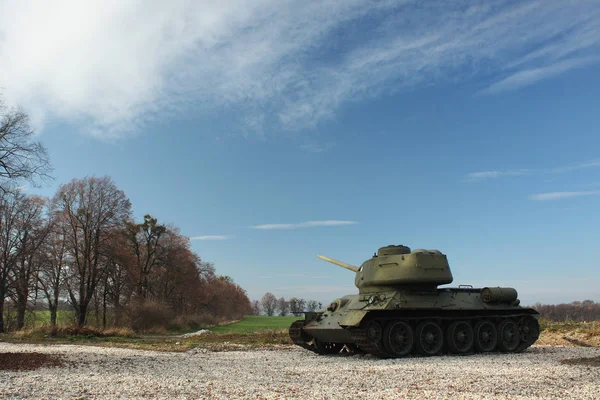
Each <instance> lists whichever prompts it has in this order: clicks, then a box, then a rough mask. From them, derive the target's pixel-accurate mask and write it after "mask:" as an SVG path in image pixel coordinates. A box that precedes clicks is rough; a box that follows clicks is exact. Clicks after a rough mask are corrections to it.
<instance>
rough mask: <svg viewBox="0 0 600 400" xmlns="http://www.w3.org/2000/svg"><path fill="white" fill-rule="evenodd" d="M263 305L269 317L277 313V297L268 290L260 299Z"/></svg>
mask: <svg viewBox="0 0 600 400" xmlns="http://www.w3.org/2000/svg"><path fill="white" fill-rule="evenodd" d="M260 303H261V305H262V309H263V311H264V312H265V314H267V315H268V316H269V317H272V316H273V315H274V314H275V309H276V308H277V297H275V295H274V294H273V293H271V292H267V293H265V294H264V296H263V297H262V299H261V300H260Z"/></svg>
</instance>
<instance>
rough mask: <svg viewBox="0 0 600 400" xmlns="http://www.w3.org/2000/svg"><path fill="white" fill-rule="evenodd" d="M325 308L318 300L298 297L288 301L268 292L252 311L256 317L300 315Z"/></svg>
mask: <svg viewBox="0 0 600 400" xmlns="http://www.w3.org/2000/svg"><path fill="white" fill-rule="evenodd" d="M322 307H323V304H322V303H320V302H318V301H316V300H305V299H301V298H298V297H291V298H290V299H289V300H286V299H285V298H283V297H280V298H277V297H275V295H274V294H273V293H271V292H267V293H265V294H264V296H263V297H262V298H261V299H260V301H259V300H254V301H253V302H252V311H253V313H254V315H261V314H262V315H267V316H273V315H279V316H285V315H289V314H292V315H299V314H301V313H302V312H304V311H316V310H318V309H320V308H322Z"/></svg>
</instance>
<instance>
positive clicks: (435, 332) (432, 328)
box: [416, 321, 444, 356]
mask: <svg viewBox="0 0 600 400" xmlns="http://www.w3.org/2000/svg"><path fill="white" fill-rule="evenodd" d="M416 339H417V342H416V345H417V351H418V352H419V354H422V355H424V356H434V355H436V354H438V353H439V352H440V351H441V350H442V347H443V346H444V334H443V333H442V328H440V326H439V325H438V324H437V323H435V322H433V321H425V322H421V323H420V324H419V325H418V326H417V330H416Z"/></svg>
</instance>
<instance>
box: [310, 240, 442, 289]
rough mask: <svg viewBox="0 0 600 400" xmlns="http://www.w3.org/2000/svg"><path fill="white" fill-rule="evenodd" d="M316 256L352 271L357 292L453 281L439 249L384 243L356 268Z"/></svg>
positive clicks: (426, 287)
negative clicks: (411, 249)
mask: <svg viewBox="0 0 600 400" xmlns="http://www.w3.org/2000/svg"><path fill="white" fill-rule="evenodd" d="M317 257H319V258H320V259H322V260H325V261H328V262H330V263H333V264H336V265H339V266H341V267H343V268H346V269H349V270H351V271H353V272H356V277H355V279H354V284H355V285H356V287H357V288H358V291H359V293H367V292H373V291H376V290H379V291H381V290H406V291H419V292H422V291H431V290H436V288H437V286H438V285H444V284H447V283H452V280H453V277H452V272H451V271H450V265H449V264H448V259H447V257H446V255H445V254H442V252H441V251H439V250H424V249H418V250H414V251H410V248H409V247H407V246H403V245H399V246H392V245H390V246H385V247H381V248H380V249H379V250H378V251H377V254H376V255H374V256H373V257H372V258H371V259H370V260H367V261H365V262H364V263H362V265H361V266H360V267H355V266H353V265H350V264H346V263H344V262H341V261H337V260H334V259H332V258H329V257H325V256H322V255H318V256H317Z"/></svg>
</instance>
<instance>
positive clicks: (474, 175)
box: [467, 169, 529, 181]
mask: <svg viewBox="0 0 600 400" xmlns="http://www.w3.org/2000/svg"><path fill="white" fill-rule="evenodd" d="M527 173H529V171H528V170H526V169H520V170H514V171H481V172H471V173H469V174H468V175H467V179H468V180H470V181H482V180H485V179H494V178H500V177H503V176H519V175H525V174H527Z"/></svg>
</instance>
